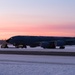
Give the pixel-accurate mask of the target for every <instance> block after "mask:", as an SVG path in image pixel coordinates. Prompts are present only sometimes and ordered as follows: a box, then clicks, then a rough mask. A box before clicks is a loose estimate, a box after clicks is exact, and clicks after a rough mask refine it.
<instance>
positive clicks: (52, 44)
mask: <svg viewBox="0 0 75 75" xmlns="http://www.w3.org/2000/svg"><path fill="white" fill-rule="evenodd" d="M40 46H41V47H43V48H52V49H55V48H56V44H55V42H54V41H51V42H41V43H40Z"/></svg>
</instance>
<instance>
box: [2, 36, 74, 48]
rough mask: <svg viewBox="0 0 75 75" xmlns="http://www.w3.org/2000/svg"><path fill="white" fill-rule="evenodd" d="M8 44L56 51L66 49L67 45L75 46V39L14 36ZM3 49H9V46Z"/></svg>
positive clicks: (8, 40)
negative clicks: (57, 47) (56, 49)
mask: <svg viewBox="0 0 75 75" xmlns="http://www.w3.org/2000/svg"><path fill="white" fill-rule="evenodd" d="M6 42H7V43H9V44H12V45H14V46H15V47H16V48H26V47H27V46H30V47H37V46H40V47H43V48H49V49H55V48H56V46H59V48H60V49H64V48H65V46H66V45H75V37H52V36H51V37H50V36H48V37H47V36H13V37H11V38H9V39H7V40H6ZM3 48H8V46H7V44H5V46H4V47H3Z"/></svg>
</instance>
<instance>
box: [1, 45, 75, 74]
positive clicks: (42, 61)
mask: <svg viewBox="0 0 75 75" xmlns="http://www.w3.org/2000/svg"><path fill="white" fill-rule="evenodd" d="M0 50H3V49H0ZM6 50H7V49H6ZM9 50H11V49H10V48H9ZM12 50H18V49H12ZM19 50H44V49H42V48H29V47H28V49H19ZM45 50H46V49H45ZM47 50H49V49H47ZM56 50H58V51H59V50H60V49H56ZM74 50H75V47H74V46H73V47H66V49H64V51H74ZM0 75H75V57H73V56H45V55H43V56H42V55H40V56H38V55H6V54H0Z"/></svg>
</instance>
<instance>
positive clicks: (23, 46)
mask: <svg viewBox="0 0 75 75" xmlns="http://www.w3.org/2000/svg"><path fill="white" fill-rule="evenodd" d="M15 48H27V46H26V45H16V46H15Z"/></svg>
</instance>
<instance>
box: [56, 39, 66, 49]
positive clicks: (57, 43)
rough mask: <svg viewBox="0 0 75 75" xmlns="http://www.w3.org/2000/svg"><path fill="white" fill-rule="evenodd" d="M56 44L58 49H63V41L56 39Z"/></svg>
mask: <svg viewBox="0 0 75 75" xmlns="http://www.w3.org/2000/svg"><path fill="white" fill-rule="evenodd" d="M56 45H57V46H60V49H64V48H65V41H62V40H58V41H56Z"/></svg>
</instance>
